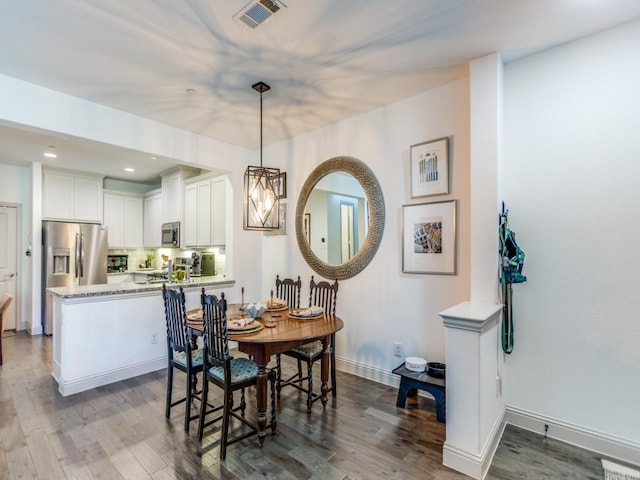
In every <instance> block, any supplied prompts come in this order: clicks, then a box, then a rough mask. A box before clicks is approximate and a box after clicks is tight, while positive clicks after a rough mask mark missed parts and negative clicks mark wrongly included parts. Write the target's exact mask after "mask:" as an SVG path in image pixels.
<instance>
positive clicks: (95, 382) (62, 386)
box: [51, 357, 167, 397]
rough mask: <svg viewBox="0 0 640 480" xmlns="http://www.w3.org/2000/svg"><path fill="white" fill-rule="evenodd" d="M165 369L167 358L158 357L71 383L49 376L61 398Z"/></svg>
mask: <svg viewBox="0 0 640 480" xmlns="http://www.w3.org/2000/svg"><path fill="white" fill-rule="evenodd" d="M166 368H167V358H166V357H160V358H158V359H155V360H149V361H147V362H144V363H139V364H136V365H131V366H128V367H126V368H120V369H117V370H112V371H110V372H105V373H101V374H100V375H92V376H88V377H83V378H78V379H74V380H73V381H65V379H64V378H57V375H56V374H55V373H52V374H51V376H52V377H53V378H54V379H55V380H56V382H58V391H59V392H60V393H61V394H62V396H63V397H66V396H67V395H73V394H74V393H80V392H84V391H85V390H91V389H92V388H96V387H101V386H102V385H108V384H110V383H114V382H119V381H120V380H126V379H128V378H132V377H137V376H138V375H144V374H145V373H150V372H155V371H157V370H162V369H166Z"/></svg>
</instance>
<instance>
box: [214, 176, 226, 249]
mask: <svg viewBox="0 0 640 480" xmlns="http://www.w3.org/2000/svg"><path fill="white" fill-rule="evenodd" d="M211 188H212V195H211V196H212V200H213V202H212V209H213V210H212V211H213V215H212V228H211V244H212V245H224V244H225V243H226V236H227V179H226V177H216V178H214V179H212V180H211Z"/></svg>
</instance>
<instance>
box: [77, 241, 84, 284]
mask: <svg viewBox="0 0 640 480" xmlns="http://www.w3.org/2000/svg"><path fill="white" fill-rule="evenodd" d="M78 265H80V277H84V233H81V234H80V263H79V264H78Z"/></svg>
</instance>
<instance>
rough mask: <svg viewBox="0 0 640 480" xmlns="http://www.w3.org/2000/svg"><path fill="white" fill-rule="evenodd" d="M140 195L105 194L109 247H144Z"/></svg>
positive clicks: (105, 219) (105, 223) (105, 220)
mask: <svg viewBox="0 0 640 480" xmlns="http://www.w3.org/2000/svg"><path fill="white" fill-rule="evenodd" d="M142 208H143V205H142V197H141V196H139V195H132V194H123V193H116V192H108V193H105V194H104V225H105V226H106V227H107V239H108V244H109V248H139V247H142V242H143V240H142V230H143V213H142Z"/></svg>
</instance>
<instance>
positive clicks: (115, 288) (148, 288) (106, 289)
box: [47, 275, 235, 298]
mask: <svg viewBox="0 0 640 480" xmlns="http://www.w3.org/2000/svg"><path fill="white" fill-rule="evenodd" d="M234 284H235V280H229V279H227V278H226V277H224V276H222V275H216V276H213V277H191V280H190V281H189V282H170V283H167V285H168V286H170V287H171V288H178V287H180V286H182V287H184V288H199V287H207V286H233V285H234ZM161 289H162V282H158V283H142V282H140V283H136V282H125V283H114V284H107V283H103V284H100V285H76V286H72V287H50V288H47V291H48V292H49V293H51V294H52V295H57V296H59V297H61V298H80V297H97V296H105V295H120V294H127V293H141V292H153V291H160V290H161Z"/></svg>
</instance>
